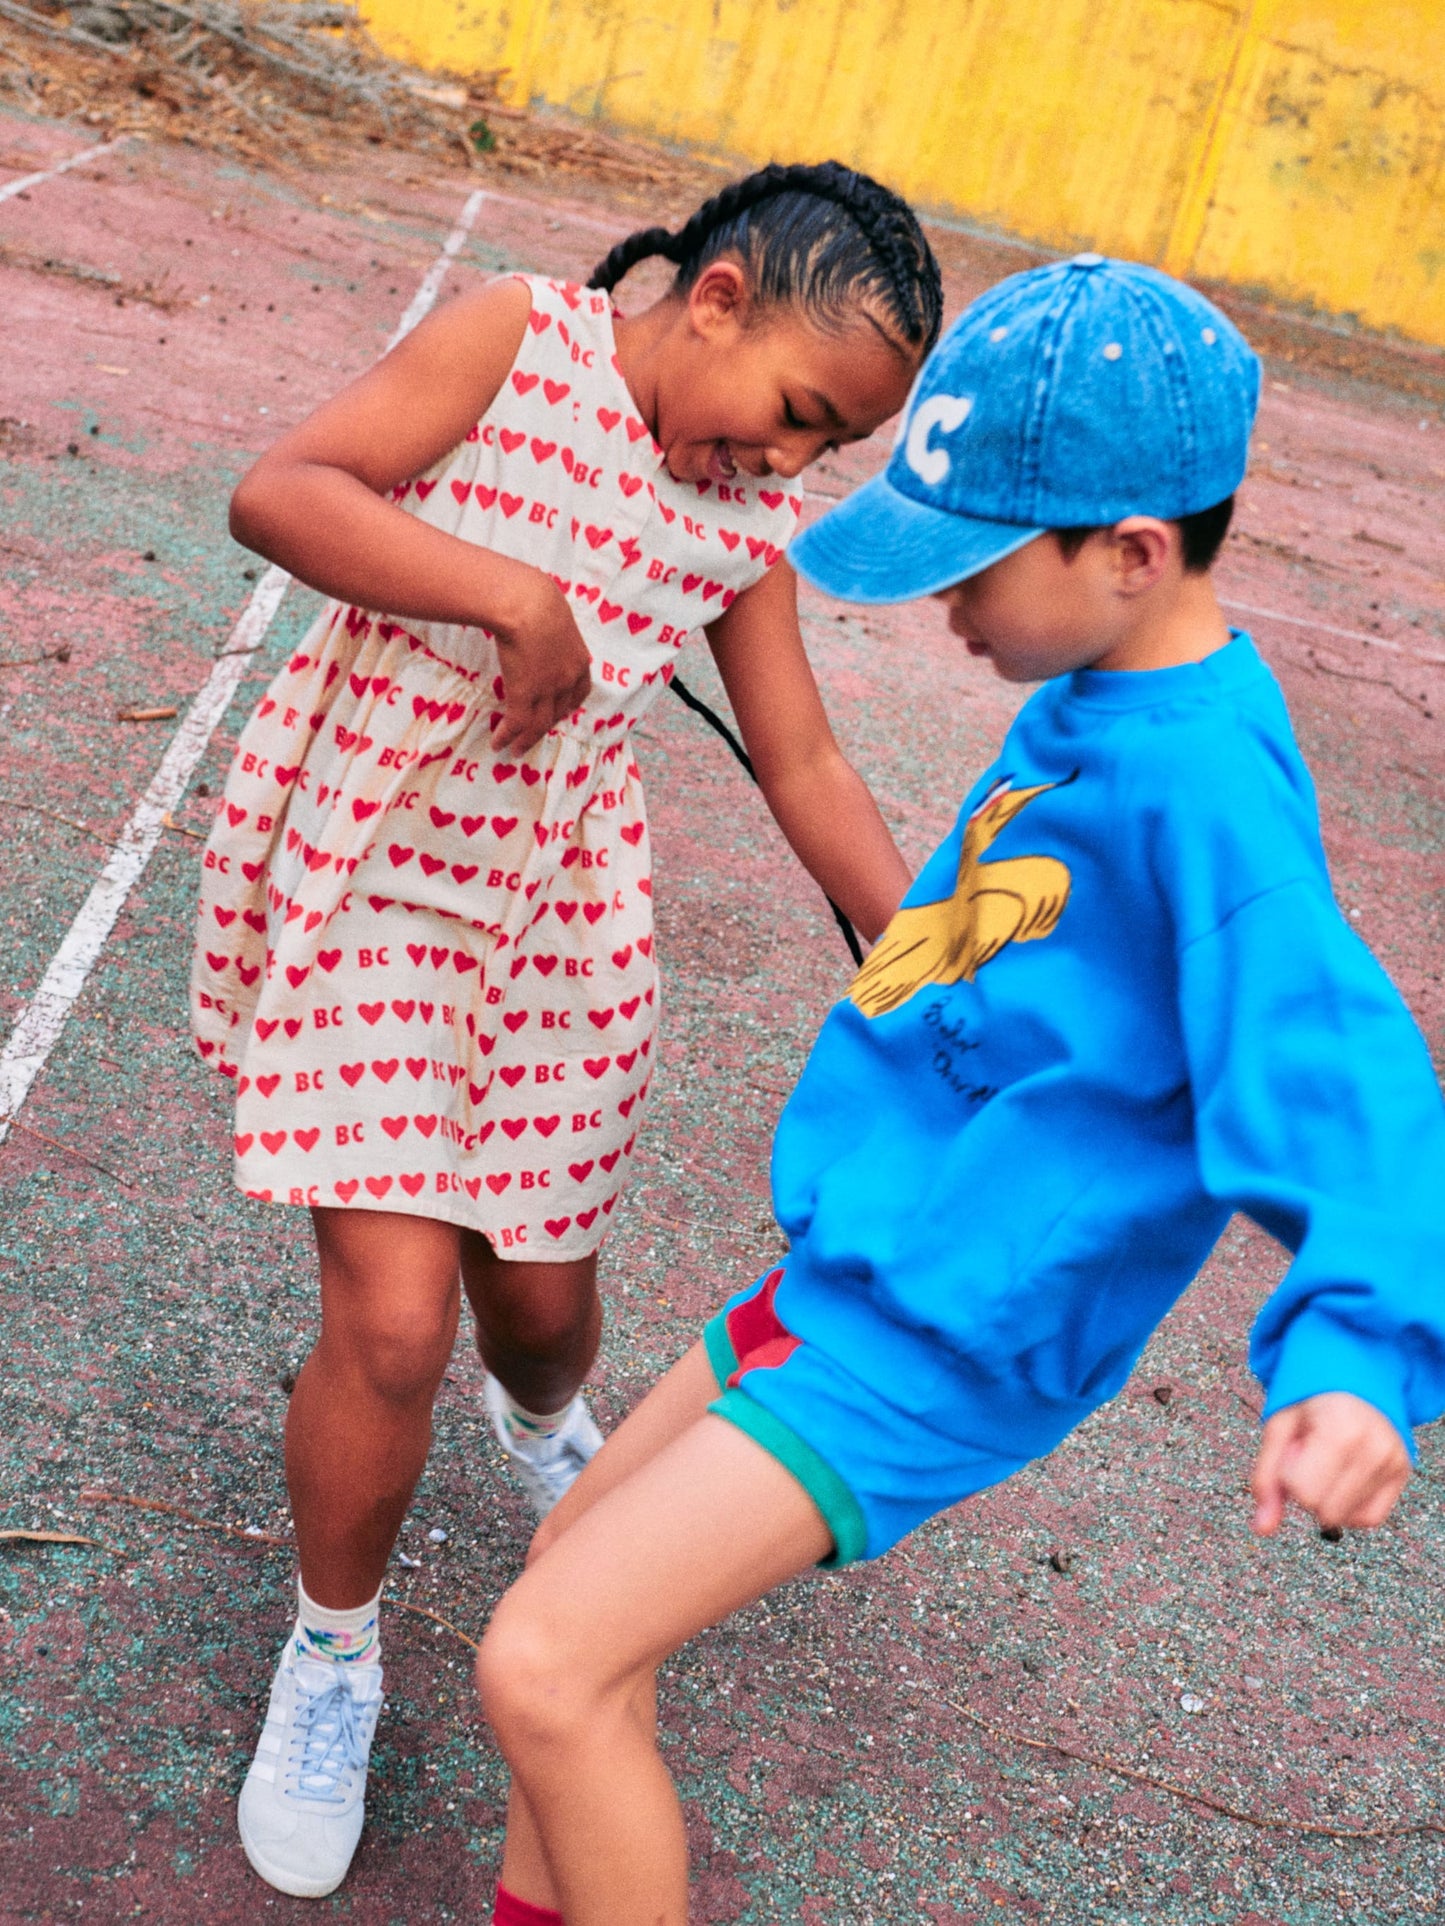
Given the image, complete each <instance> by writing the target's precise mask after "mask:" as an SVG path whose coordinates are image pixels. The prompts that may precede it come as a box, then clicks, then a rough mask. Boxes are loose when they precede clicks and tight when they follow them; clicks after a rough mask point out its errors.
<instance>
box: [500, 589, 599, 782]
mask: <svg viewBox="0 0 1445 1926" xmlns="http://www.w3.org/2000/svg"><path fill="white" fill-rule="evenodd" d="M526 574H527V576H528V577H530V578H531V579H530V581H528V583H527V585H526V593H525V595H524V597H523V598H522V600H521V603H520V606H519V607H518V609H517V611H516V614H515V616H514V618H513V619H512V620H509V621H508V622H507V623H506V625H505V627H502V626H500V625H498V626H497V627H496V628H495V629H494V631H493V633H494V634H495V635H496V638H497V654H498V656H499V657H500V659H501V664H502V683H503V688H504V690H505V694H504V696H503V698H502V713H501V717H500V718H499V720H498V722H497V724H496V726H495V728H494V729H493V730H492V747H493V749H497V750H502V749H515V750H519V751H520V750H525V749H530V748H531V747H532V744H533V743H534V742H538V741H540V739H541V738H542V737H543V736H545V735H546V733H547V731H548V730H549V729H550V728H552V727H553V726H554V724H556V723H558V722H560V721H561V720H562V718H563V717H564V716H567V715H570V714H571V713H572V711H573V710H574V709H579V708H580V707H581V706H582V704H583V703H584V702H585V701H586V700H587V695H588V691H589V690H590V689H591V687H592V659H591V657H590V656H589V655H588V653H587V644H586V643H585V642H584V641H583V640H582V631H581V630H580V629H579V628H578V627H577V623H576V621H575V619H574V617H573V614H572V611H571V609H570V608H569V607H568V606H567V598H566V596H565V595H563V594H562V592H561V590H560V589H559V588H558V587H557V585H556V583H555V582H553V581H552V580H551V579H550V578H549V577H548V576H545V575H543V574H542V572H541V571H540V570H539V569H528V570H527V571H526Z"/></svg>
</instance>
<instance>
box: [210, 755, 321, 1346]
mask: <svg viewBox="0 0 1445 1926" xmlns="http://www.w3.org/2000/svg"><path fill="white" fill-rule="evenodd" d="M210 793H211V785H210V784H209V783H208V782H198V783H197V784H196V794H197V795H198V796H209V795H210ZM291 1382H292V1383H293V1384H294V1383H295V1382H296V1380H295V1379H294V1378H293V1379H292V1380H291Z"/></svg>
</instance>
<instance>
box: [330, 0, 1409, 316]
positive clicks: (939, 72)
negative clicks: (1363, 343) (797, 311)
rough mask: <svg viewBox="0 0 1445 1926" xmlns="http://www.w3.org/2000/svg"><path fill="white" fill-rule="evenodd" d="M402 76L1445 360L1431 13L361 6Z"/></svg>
mask: <svg viewBox="0 0 1445 1926" xmlns="http://www.w3.org/2000/svg"><path fill="white" fill-rule="evenodd" d="M362 11H363V13H364V14H365V15H366V17H367V19H368V22H369V24H370V25H371V27H372V30H373V32H374V33H375V34H376V35H377V38H378V39H379V40H380V41H381V42H382V43H383V44H384V45H386V46H388V47H390V48H391V49H393V50H394V51H396V52H398V53H400V54H403V55H405V56H406V57H408V58H411V59H414V60H417V61H419V62H420V63H421V64H423V65H425V66H433V67H445V68H450V69H453V70H455V71H459V72H467V71H476V70H481V69H490V68H496V67H507V68H508V69H509V70H510V74H509V80H508V86H509V88H510V92H511V97H512V98H513V99H514V100H517V101H540V102H545V103H548V104H550V105H553V106H557V107H563V108H566V109H568V110H569V111H571V112H572V113H574V114H579V115H583V116H597V117H599V118H601V119H604V120H606V121H608V122H610V123H611V124H612V125H614V126H617V127H622V128H628V129H632V130H635V131H638V132H642V133H646V134H649V135H653V136H655V137H657V138H660V139H662V140H667V141H676V142H681V143H686V144H688V145H690V146H695V147H699V148H703V149H707V150H709V151H712V152H717V153H723V154H730V155H736V156H739V157H743V158H746V159H747V160H749V161H762V160H774V159H775V160H817V159H821V158H823V157H825V156H827V155H835V156H836V157H837V158H839V159H841V160H846V161H848V162H850V163H852V164H853V165H855V166H859V167H862V168H865V169H867V170H868V171H869V172H871V173H875V174H877V175H879V176H880V177H881V178H882V179H884V180H886V181H888V182H889V184H890V185H891V186H894V187H896V188H898V189H899V190H900V191H901V192H902V193H905V194H907V195H909V196H910V197H911V198H912V199H914V200H915V201H917V202H919V203H920V204H921V205H923V206H926V207H929V208H933V209H936V210H951V211H953V212H956V213H959V214H962V215H965V216H968V217H969V218H971V219H973V220H978V221H983V222H987V223H989V224H992V225H995V226H998V227H1000V228H1005V229H1007V230H1009V231H1010V232H1013V233H1016V234H1021V235H1025V236H1027V237H1028V238H1029V239H1031V240H1037V241H1041V242H1043V243H1045V244H1047V245H1050V246H1055V247H1064V248H1067V247H1072V246H1074V245H1079V246H1083V245H1088V246H1091V247H1100V248H1103V249H1106V250H1108V251H1109V252H1111V253H1116V254H1126V255H1131V256H1134V257H1135V258H1137V259H1142V260H1146V261H1155V262H1159V263H1161V264H1163V265H1165V266H1167V267H1170V268H1172V269H1173V270H1174V271H1175V272H1176V273H1180V274H1197V275H1200V276H1202V277H1206V278H1214V279H1220V280H1226V281H1231V282H1234V283H1237V284H1241V285H1244V286H1250V287H1255V288H1259V289H1262V290H1267V291H1269V292H1271V293H1273V294H1276V295H1280V296H1283V297H1285V298H1287V299H1290V300H1295V301H1303V302H1309V303H1313V304H1315V305H1317V306H1318V307H1320V308H1322V309H1325V310H1327V311H1331V312H1334V313H1341V314H1352V315H1355V316H1357V317H1358V318H1359V319H1360V320H1362V321H1364V322H1365V323H1367V324H1368V325H1370V326H1372V327H1376V328H1391V329H1396V330H1398V331H1399V332H1400V333H1402V334H1405V335H1409V336H1413V337H1414V338H1415V339H1417V340H1421V341H1428V342H1435V343H1439V344H1441V345H1445V0H362Z"/></svg>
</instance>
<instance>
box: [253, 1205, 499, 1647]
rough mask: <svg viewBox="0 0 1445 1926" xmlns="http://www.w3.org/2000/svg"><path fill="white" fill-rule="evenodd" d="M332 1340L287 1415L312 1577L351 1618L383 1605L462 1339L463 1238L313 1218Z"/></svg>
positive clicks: (410, 1225) (308, 1368)
mask: <svg viewBox="0 0 1445 1926" xmlns="http://www.w3.org/2000/svg"><path fill="white" fill-rule="evenodd" d="M312 1217H313V1219H314V1222H315V1226H316V1244H317V1250H318V1253H319V1255H320V1259H321V1335H320V1337H319V1338H318V1339H317V1341H316V1346H315V1349H314V1350H313V1351H312V1353H311V1355H310V1357H309V1358H307V1360H306V1362H305V1364H304V1365H303V1366H302V1368H301V1371H300V1374H299V1375H298V1377H297V1379H296V1388H295V1390H294V1391H293V1392H292V1394H291V1405H290V1409H289V1410H288V1412H287V1414H286V1483H287V1487H288V1489H289V1491H290V1494H291V1515H292V1517H293V1518H294V1519H295V1521H296V1542H297V1547H298V1550H299V1552H300V1560H301V1582H302V1583H303V1585H304V1586H305V1587H306V1591H307V1594H308V1596H310V1597H311V1598H313V1599H315V1600H316V1601H317V1603H318V1604H322V1605H329V1606H332V1607H334V1608H335V1609H337V1610H345V1609H347V1608H349V1607H351V1606H354V1605H361V1604H364V1603H365V1602H366V1601H367V1600H368V1599H370V1598H374V1597H375V1595H376V1592H377V1588H378V1587H379V1586H380V1584H381V1581H382V1579H383V1577H384V1576H385V1573H386V1563H387V1559H388V1558H389V1557H390V1555H391V1548H392V1546H393V1544H394V1543H395V1542H396V1535H397V1532H398V1531H399V1530H400V1529H401V1523H402V1520H403V1518H404V1517H405V1516H406V1508H407V1506H408V1504H409V1503H410V1502H411V1494H412V1492H413V1490H414V1489H415V1487H416V1481H417V1479H418V1478H419V1477H420V1476H421V1471H422V1466H423V1465H424V1464H425V1463H426V1455H427V1451H428V1449H429V1448H430V1445H431V1414H432V1404H433V1401H434V1400H435V1397H436V1391H437V1386H438V1385H439V1384H440V1382H441V1378H442V1373H443V1372H444V1371H445V1370H446V1365H447V1359H448V1358H449V1357H450V1356H451V1349H452V1340H453V1338H454V1337H455V1335H456V1328H457V1314H458V1309H459V1304H460V1296H461V1294H460V1291H459V1290H458V1287H457V1265H458V1240H459V1235H460V1233H459V1232H458V1231H457V1230H456V1229H455V1228H454V1226H452V1225H450V1224H439V1223H435V1222H433V1221H432V1220H431V1219H430V1218H425V1217H407V1216H403V1215H401V1214H400V1213H398V1212H393V1211H362V1210H356V1211H352V1210H321V1209H318V1210H314V1211H313V1212H312Z"/></svg>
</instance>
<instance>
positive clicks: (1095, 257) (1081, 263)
mask: <svg viewBox="0 0 1445 1926" xmlns="http://www.w3.org/2000/svg"><path fill="white" fill-rule="evenodd" d="M1103 265H1104V257H1103V255H1102V254H1076V255H1075V256H1074V258H1073V260H1072V261H1070V263H1069V266H1070V267H1077V268H1096V267H1102V266H1103Z"/></svg>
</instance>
